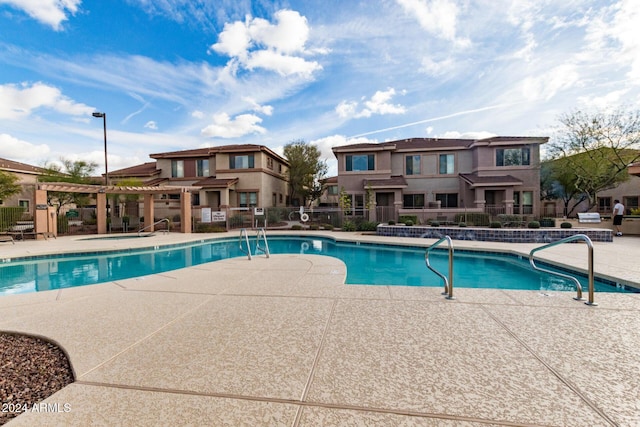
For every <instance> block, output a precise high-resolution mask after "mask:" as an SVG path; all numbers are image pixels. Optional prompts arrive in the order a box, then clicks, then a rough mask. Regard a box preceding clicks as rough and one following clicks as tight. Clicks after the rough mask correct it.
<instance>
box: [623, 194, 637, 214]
mask: <svg viewBox="0 0 640 427" xmlns="http://www.w3.org/2000/svg"><path fill="white" fill-rule="evenodd" d="M623 200H624V210H625V215H629V213H630V212H631V210H632V209H638V196H635V197H625V198H624V199H623Z"/></svg>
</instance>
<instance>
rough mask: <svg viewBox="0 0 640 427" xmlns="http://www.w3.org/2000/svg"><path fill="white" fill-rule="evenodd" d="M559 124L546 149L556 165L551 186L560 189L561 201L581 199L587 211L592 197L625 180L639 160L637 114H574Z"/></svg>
mask: <svg viewBox="0 0 640 427" xmlns="http://www.w3.org/2000/svg"><path fill="white" fill-rule="evenodd" d="M559 121H560V124H561V127H560V129H559V131H558V132H557V135H556V136H555V138H554V140H553V141H552V143H551V144H549V146H548V148H549V154H550V156H551V159H552V160H554V161H556V162H557V163H556V164H555V166H554V167H553V168H552V170H553V175H554V176H555V178H556V179H555V180H552V182H553V181H555V182H557V183H558V185H560V186H562V191H563V193H564V194H565V197H570V198H571V199H573V200H577V199H579V198H580V197H584V199H585V200H588V201H589V209H591V208H592V207H593V206H595V204H596V203H597V198H596V194H597V193H598V192H599V191H602V190H606V189H608V188H613V187H615V186H616V185H618V184H619V183H621V182H624V181H625V180H627V179H628V178H629V175H628V173H627V166H628V165H629V164H630V163H633V162H636V161H638V160H639V159H640V111H624V110H616V111H613V112H608V113H605V112H599V113H587V112H583V111H575V112H573V113H570V114H565V115H563V116H561V117H560V119H559ZM576 204H577V203H576ZM565 206H568V202H567V203H566V204H565ZM574 207H575V204H574Z"/></svg>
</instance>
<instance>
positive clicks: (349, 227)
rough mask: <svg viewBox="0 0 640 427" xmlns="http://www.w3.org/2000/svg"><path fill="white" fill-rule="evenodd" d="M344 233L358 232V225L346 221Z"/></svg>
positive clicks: (343, 225)
mask: <svg viewBox="0 0 640 427" xmlns="http://www.w3.org/2000/svg"><path fill="white" fill-rule="evenodd" d="M341 228H342V231H356V225H355V224H354V223H353V221H349V220H347V221H345V222H344V223H342V227H341Z"/></svg>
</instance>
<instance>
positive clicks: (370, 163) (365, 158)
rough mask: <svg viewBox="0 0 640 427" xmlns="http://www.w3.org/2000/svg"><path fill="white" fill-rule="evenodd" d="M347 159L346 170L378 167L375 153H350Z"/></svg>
mask: <svg viewBox="0 0 640 427" xmlns="http://www.w3.org/2000/svg"><path fill="white" fill-rule="evenodd" d="M346 161H347V165H346V170H347V171H350V172H357V171H372V170H375V168H376V162H375V156H374V155H373V154H358V155H348V156H346Z"/></svg>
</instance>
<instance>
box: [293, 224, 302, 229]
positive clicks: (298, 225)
mask: <svg viewBox="0 0 640 427" xmlns="http://www.w3.org/2000/svg"><path fill="white" fill-rule="evenodd" d="M291 229H292V230H302V226H301V225H300V224H293V225H292V226H291Z"/></svg>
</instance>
